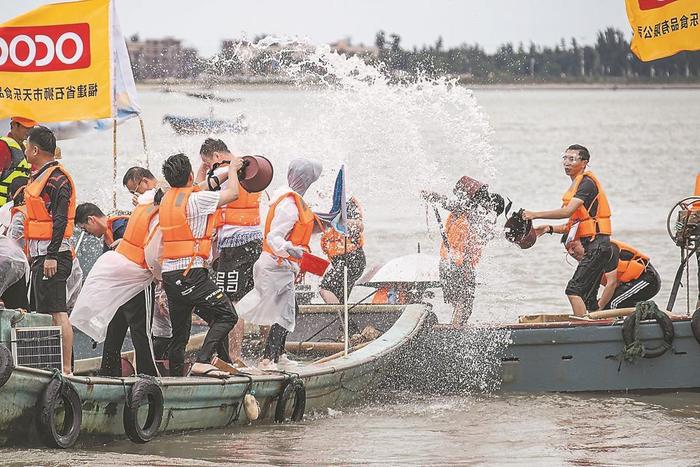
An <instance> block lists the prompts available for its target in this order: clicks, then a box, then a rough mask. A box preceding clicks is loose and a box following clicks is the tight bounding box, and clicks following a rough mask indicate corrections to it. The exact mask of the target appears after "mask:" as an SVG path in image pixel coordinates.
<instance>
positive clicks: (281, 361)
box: [277, 353, 299, 366]
mask: <svg viewBox="0 0 700 467" xmlns="http://www.w3.org/2000/svg"><path fill="white" fill-rule="evenodd" d="M277 364H278V365H282V366H297V365H299V362H297V361H296V360H290V358H289V357H287V354H286V353H283V354H282V355H280V358H278V359H277Z"/></svg>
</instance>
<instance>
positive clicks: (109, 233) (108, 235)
mask: <svg viewBox="0 0 700 467" xmlns="http://www.w3.org/2000/svg"><path fill="white" fill-rule="evenodd" d="M119 219H127V220H128V219H129V216H109V217H108V218H107V230H105V235H104V243H105V245H107V246H108V247H109V246H110V245H111V244H112V243H114V230H112V224H114V222H115V221H117V220H119ZM128 226H129V224H128V223H127V227H128Z"/></svg>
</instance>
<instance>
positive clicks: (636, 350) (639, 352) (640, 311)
mask: <svg viewBox="0 0 700 467" xmlns="http://www.w3.org/2000/svg"><path fill="white" fill-rule="evenodd" d="M663 315H664V312H663V311H661V310H659V307H658V306H657V305H656V303H654V302H653V301H651V300H648V301H645V302H639V303H637V306H636V307H635V309H634V317H635V320H634V340H633V341H632V342H630V343H629V344H628V345H626V346H625V350H623V352H622V356H623V357H624V359H625V360H626V361H628V362H632V361H634V360H635V359H636V358H639V357H643V356H644V353H645V352H646V350H645V348H644V344H642V342H641V340H640V339H639V325H640V324H641V322H642V321H643V320H648V319H657V318H661V317H663ZM663 345H664V347H666V349H670V348H671V346H670V345H669V344H668V343H667V342H665V341H664V344H663Z"/></svg>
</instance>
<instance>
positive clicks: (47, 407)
mask: <svg viewBox="0 0 700 467" xmlns="http://www.w3.org/2000/svg"><path fill="white" fill-rule="evenodd" d="M55 375H56V376H54V378H53V379H51V381H50V382H49V384H48V385H46V388H45V389H44V392H43V393H42V394H41V397H40V398H39V407H38V414H37V417H38V418H37V430H38V431H39V437H40V438H41V440H42V441H43V442H44V444H46V445H47V446H48V447H52V448H61V449H66V448H69V447H71V446H73V445H74V444H75V442H76V440H77V439H78V436H79V435H80V425H81V423H82V421H83V409H82V407H81V404H80V396H78V392H77V391H76V390H75V387H73V385H72V384H71V382H70V381H67V380H66V379H64V378H63V376H62V375H60V373H58V372H56V373H55ZM61 403H62V406H63V410H64V415H63V423H62V424H61V425H60V426H57V424H56V409H57V408H58V406H59V405H60V404H61Z"/></svg>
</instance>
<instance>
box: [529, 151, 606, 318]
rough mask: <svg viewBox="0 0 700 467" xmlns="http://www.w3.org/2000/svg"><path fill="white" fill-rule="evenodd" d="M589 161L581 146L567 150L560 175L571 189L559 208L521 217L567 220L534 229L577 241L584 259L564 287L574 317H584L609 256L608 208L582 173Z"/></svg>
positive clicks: (596, 186)
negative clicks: (564, 177)
mask: <svg viewBox="0 0 700 467" xmlns="http://www.w3.org/2000/svg"><path fill="white" fill-rule="evenodd" d="M590 159H591V155H590V153H589V152H588V149H586V148H585V147H584V146H581V145H580V144H572V145H571V146H569V147H568V148H567V149H566V151H565V152H564V154H563V155H562V163H563V165H564V172H565V173H566V175H568V176H569V177H570V178H571V186H570V187H569V189H568V190H567V191H566V192H565V193H564V196H563V197H562V207H561V208H559V209H554V210H550V211H524V213H523V218H524V219H525V220H528V219H532V220H534V219H568V222H567V223H566V224H561V225H541V226H538V227H537V228H536V229H535V230H536V232H537V235H538V236H540V235H542V234H544V233H549V234H552V233H555V232H556V233H561V234H565V235H567V237H568V239H569V241H572V240H575V239H580V240H581V244H582V245H583V249H584V255H583V258H581V261H580V262H579V264H578V267H577V268H576V271H575V272H574V276H573V277H572V278H571V280H570V281H569V283H568V284H567V286H566V295H567V297H568V298H569V302H570V303H571V308H572V309H573V312H574V315H576V316H584V315H585V314H586V304H585V299H586V297H588V296H589V294H590V293H591V290H592V289H593V288H594V287H595V288H597V287H598V283H599V282H600V279H601V276H602V275H603V273H604V272H605V267H606V264H607V263H608V261H609V260H610V257H611V255H612V247H611V246H610V235H611V234H612V226H611V223H610V214H611V213H610V205H609V204H608V199H607V197H606V196H605V192H604V191H603V188H602V186H601V184H600V182H599V181H598V179H597V178H596V177H595V176H594V175H593V174H592V173H591V172H590V171H587V170H586V169H587V167H588V163H589V161H590ZM567 243H568V242H567Z"/></svg>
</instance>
